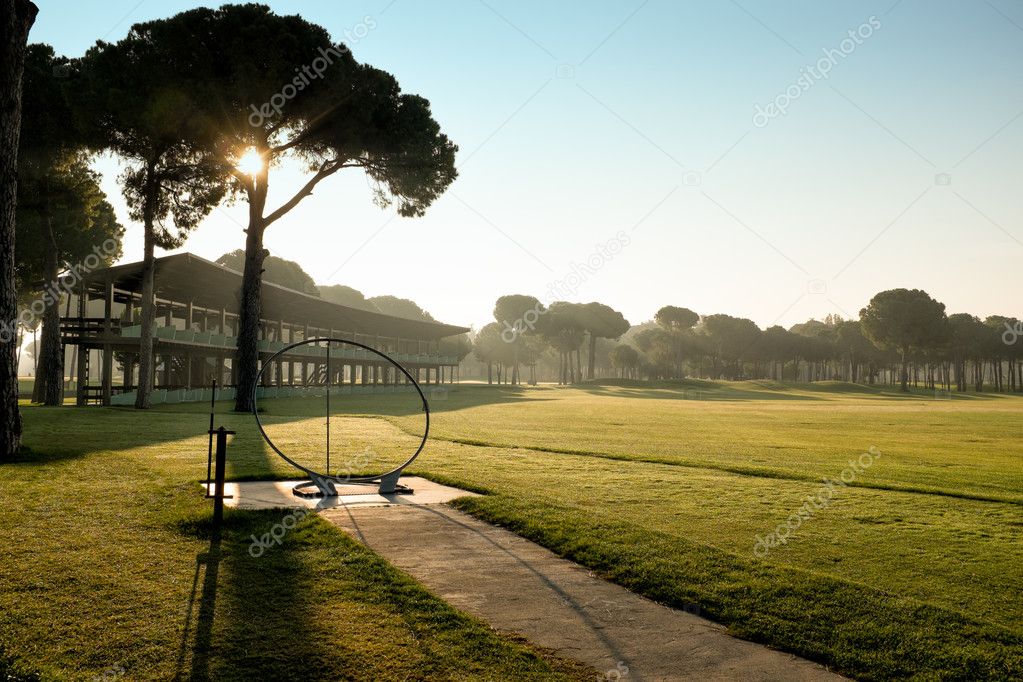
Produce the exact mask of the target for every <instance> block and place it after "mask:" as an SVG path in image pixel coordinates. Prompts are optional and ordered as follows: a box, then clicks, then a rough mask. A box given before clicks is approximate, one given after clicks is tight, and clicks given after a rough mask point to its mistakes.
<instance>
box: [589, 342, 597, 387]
mask: <svg viewBox="0 0 1023 682" xmlns="http://www.w3.org/2000/svg"><path fill="white" fill-rule="evenodd" d="M589 355H590V357H589V363H588V364H587V365H586V379H587V381H593V365H594V364H595V363H596V361H597V337H596V336H594V335H593V332H590V353H589Z"/></svg>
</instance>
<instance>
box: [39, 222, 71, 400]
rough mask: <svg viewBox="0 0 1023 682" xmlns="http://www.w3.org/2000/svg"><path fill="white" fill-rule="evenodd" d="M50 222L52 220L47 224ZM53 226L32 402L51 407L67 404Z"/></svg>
mask: <svg viewBox="0 0 1023 682" xmlns="http://www.w3.org/2000/svg"><path fill="white" fill-rule="evenodd" d="M47 222H49V221H47ZM49 227H50V240H51V249H52V250H51V252H50V254H49V255H48V257H47V263H46V270H47V274H48V277H49V283H48V284H47V286H48V287H50V292H49V293H45V294H44V295H43V301H44V302H45V304H46V309H45V310H44V311H43V324H42V327H43V338H42V344H41V345H40V347H39V367H38V369H37V371H36V381H35V390H34V392H33V396H32V399H33V400H34V401H35V402H40V403H43V404H45V405H49V406H51V407H56V406H58V405H61V404H63V403H64V353H63V349H62V348H61V346H60V308H59V306H60V298H59V295H57V293H56V292H57V291H58V289H57V277H58V275H59V274H60V273H59V272H58V268H59V266H58V264H57V245H56V239H55V238H54V235H53V228H52V225H51V226H49Z"/></svg>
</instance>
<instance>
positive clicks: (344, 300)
mask: <svg viewBox="0 0 1023 682" xmlns="http://www.w3.org/2000/svg"><path fill="white" fill-rule="evenodd" d="M316 288H317V289H319V290H320V298H322V299H323V300H324V301H330V302H331V303H337V304H338V305H345V306H348V307H349V308H358V309H359V310H375V308H373V306H372V305H370V303H369V301H367V300H366V297H365V295H363V293H362V292H361V291H359V290H358V289H353V288H352V287H347V286H345V285H344V284H318V285H316Z"/></svg>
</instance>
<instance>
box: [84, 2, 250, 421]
mask: <svg viewBox="0 0 1023 682" xmlns="http://www.w3.org/2000/svg"><path fill="white" fill-rule="evenodd" d="M191 28H192V27H191V26H189V25H187V24H186V23H185V22H182V21H181V20H179V19H167V20H161V21H153V22H148V23H143V24H136V25H135V26H132V28H131V30H130V31H129V33H128V36H127V37H126V38H124V39H123V40H121V41H120V42H118V43H116V44H110V43H105V42H102V41H100V42H98V43H96V45H95V47H93V48H91V49H90V50H89V51H88V52H87V53H86V55H85V57H84V58H83V60H82V62H81V65H80V66H81V68H80V73H78V74H77V77H75V78H73V79H71V83H70V85H69V87H71V88H74V90H75V92H77V93H78V94H79V97H80V100H81V101H80V102H79V104H78V109H79V110H80V111H81V117H82V120H84V121H87V122H88V126H87V128H86V130H87V132H88V133H89V137H90V140H91V143H92V146H93V147H95V148H97V149H107V150H109V151H112V152H113V153H115V154H116V155H117V156H118V157H120V159H121V160H122V161H123V162H124V164H125V166H126V169H125V171H124V172H123V173H122V175H121V177H120V180H121V186H122V191H123V193H124V198H125V201H126V203H127V204H128V214H129V216H130V217H131V219H132V220H135V221H138V222H140V223H142V227H143V264H144V269H143V278H142V314H141V320H140V323H141V327H142V329H141V334H140V340H139V378H138V390H137V394H136V398H135V407H136V408H138V409H147V408H148V407H149V396H150V392H151V390H152V385H153V384H152V380H153V372H154V367H153V336H154V330H153V326H154V324H155V321H156V304H155V300H154V295H155V281H154V276H155V271H156V265H155V264H156V253H155V250H156V248H157V247H159V248H162V249H174V248H178V247H179V246H181V245H182V244H183V243H184V242H185V240H186V239H187V237H188V233H189V232H191V231H192V230H193V229H195V227H196V226H197V225H198V224H199V222H200V221H201V220H202V219H203V218H205V217H206V216H207V215H209V213H210V212H211V211H212V210H213V209H214V208H215V207H216V206H217V205H218V204H219V203H220V202H221V200H222V199H223V198H224V195H225V193H226V191H227V184H226V182H225V173H226V171H225V169H224V167H223V165H222V164H221V163H220V160H219V158H218V157H216V156H214V155H212V154H210V153H209V152H208V151H207V148H206V145H207V144H208V143H209V141H210V140H211V134H212V129H211V128H210V126H209V125H208V123H209V122H208V120H207V119H206V118H205V117H204V116H203V115H202V112H201V111H200V108H199V106H198V98H199V96H200V95H199V93H196V92H193V91H192V90H194V88H191V87H190V83H196V82H199V81H198V80H193V79H201V78H202V77H203V76H202V73H201V72H200V71H196V70H190V69H189V68H188V67H187V65H188V63H189V61H190V60H191V59H193V58H194V57H195V54H194V53H195V51H196V44H195V42H194V40H193V39H192V36H191V34H190V31H191ZM238 393H239V395H240V394H243V393H244V394H248V391H238Z"/></svg>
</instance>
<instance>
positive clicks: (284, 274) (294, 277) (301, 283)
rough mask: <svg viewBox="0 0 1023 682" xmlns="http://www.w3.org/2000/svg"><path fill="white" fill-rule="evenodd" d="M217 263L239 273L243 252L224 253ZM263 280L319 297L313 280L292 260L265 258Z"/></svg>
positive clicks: (241, 266) (242, 261) (243, 264)
mask: <svg viewBox="0 0 1023 682" xmlns="http://www.w3.org/2000/svg"><path fill="white" fill-rule="evenodd" d="M217 263H219V264H221V265H223V266H225V267H228V268H231V269H232V270H236V271H238V272H241V271H242V269H244V267H245V252H244V251H242V250H241V249H237V250H235V251H232V252H231V253H225V254H224V255H223V256H221V257H220V258H218V259H217ZM263 279H264V280H266V281H267V282H273V283H274V284H279V285H281V286H282V287H288V288H289V289H294V290H295V291H301V292H302V293H303V294H310V295H312V296H319V295H320V290H319V289H318V288H317V286H316V283H315V282H314V281H313V278H312V277H310V276H309V273H307V272H306V271H305V270H303V269H302V266H301V265H299V264H298V263H296V262H295V261H293V260H285V259H284V258H278V257H277V256H267V257H266V259H265V260H264V261H263Z"/></svg>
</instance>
